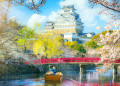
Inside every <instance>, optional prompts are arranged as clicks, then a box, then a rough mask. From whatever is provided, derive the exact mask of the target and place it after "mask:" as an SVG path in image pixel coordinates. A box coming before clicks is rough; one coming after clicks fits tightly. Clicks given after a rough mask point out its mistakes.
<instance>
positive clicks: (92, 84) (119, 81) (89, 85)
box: [0, 69, 120, 86]
mask: <svg viewBox="0 0 120 86" xmlns="http://www.w3.org/2000/svg"><path fill="white" fill-rule="evenodd" d="M86 71H87V72H86V73H82V74H80V73H79V72H78V71H65V72H64V77H63V81H61V82H55V81H54V82H51V81H49V82H48V81H47V82H46V81H45V80H44V79H43V78H44V74H30V75H16V76H14V75H11V76H10V75H9V76H6V77H7V78H8V77H9V80H5V79H4V80H1V81H0V86H120V72H119V71H118V74H117V75H115V76H114V77H115V78H113V75H112V72H113V71H112V70H109V71H107V72H106V73H103V74H102V73H101V74H100V73H97V72H96V70H95V69H92V70H86ZM4 78H5V77H4Z"/></svg>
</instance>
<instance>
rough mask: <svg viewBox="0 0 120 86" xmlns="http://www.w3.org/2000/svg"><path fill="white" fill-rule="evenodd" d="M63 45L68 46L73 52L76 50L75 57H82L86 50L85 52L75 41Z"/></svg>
mask: <svg viewBox="0 0 120 86" xmlns="http://www.w3.org/2000/svg"><path fill="white" fill-rule="evenodd" d="M64 44H65V45H66V46H68V47H69V48H72V49H73V50H77V51H78V53H77V54H76V56H82V57H84V54H85V53H86V50H85V48H84V46H83V45H82V44H78V43H77V41H74V42H69V41H67V42H65V43H64Z"/></svg>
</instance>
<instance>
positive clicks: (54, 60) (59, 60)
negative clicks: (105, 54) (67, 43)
mask: <svg viewBox="0 0 120 86" xmlns="http://www.w3.org/2000/svg"><path fill="white" fill-rule="evenodd" d="M99 60H100V58H99V57H72V58H48V59H37V60H34V64H57V63H97V62H98V61H99ZM105 63H110V62H109V61H106V62H105ZM114 63H116V64H118V63H120V60H116V61H115V62H114ZM26 64H29V61H26Z"/></svg>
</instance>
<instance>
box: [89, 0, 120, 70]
mask: <svg viewBox="0 0 120 86" xmlns="http://www.w3.org/2000/svg"><path fill="white" fill-rule="evenodd" d="M89 2H90V3H91V5H92V7H93V6H94V5H98V4H99V5H102V6H103V7H104V8H105V9H101V10H100V11H99V14H104V15H105V16H110V17H111V19H110V20H109V22H107V23H106V26H105V27H104V28H103V29H106V30H107V33H106V34H105V35H103V34H100V38H99V41H98V43H97V44H98V45H104V46H103V47H101V48H99V49H95V50H92V51H90V52H89V54H93V53H94V54H100V56H101V60H100V61H99V62H98V63H103V64H104V65H103V69H102V70H98V71H106V70H108V69H109V68H112V67H113V64H114V62H116V60H118V59H120V0H89ZM111 28H116V30H113V32H112V33H110V29H111ZM96 29H98V30H100V29H101V27H100V26H98V27H96ZM105 62H107V63H109V64H106V63H105Z"/></svg>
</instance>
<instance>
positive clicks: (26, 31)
mask: <svg viewBox="0 0 120 86" xmlns="http://www.w3.org/2000/svg"><path fill="white" fill-rule="evenodd" d="M17 34H18V35H17V36H16V37H15V39H16V41H15V43H16V45H17V46H18V47H19V48H20V49H21V50H23V51H26V48H27V46H28V45H29V44H28V43H29V42H31V40H33V38H34V35H35V30H32V29H30V28H28V27H24V28H22V29H19V30H17Z"/></svg>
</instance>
